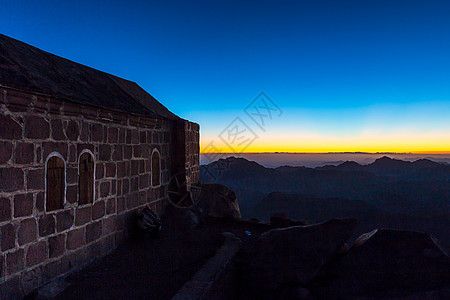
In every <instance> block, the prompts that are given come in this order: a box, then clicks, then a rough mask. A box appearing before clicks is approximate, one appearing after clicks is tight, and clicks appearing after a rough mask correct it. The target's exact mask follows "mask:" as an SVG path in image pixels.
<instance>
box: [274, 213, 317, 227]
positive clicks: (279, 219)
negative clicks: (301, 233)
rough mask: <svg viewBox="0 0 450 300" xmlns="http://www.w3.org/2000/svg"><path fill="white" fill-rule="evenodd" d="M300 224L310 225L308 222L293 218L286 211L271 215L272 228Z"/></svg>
mask: <svg viewBox="0 0 450 300" xmlns="http://www.w3.org/2000/svg"><path fill="white" fill-rule="evenodd" d="M298 225H308V222H306V221H294V220H291V219H289V218H288V216H287V215H286V214H285V213H276V214H273V215H272V216H271V217H270V226H271V227H272V228H286V227H292V226H298Z"/></svg>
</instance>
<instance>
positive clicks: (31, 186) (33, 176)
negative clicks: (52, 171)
mask: <svg viewBox="0 0 450 300" xmlns="http://www.w3.org/2000/svg"><path fill="white" fill-rule="evenodd" d="M44 177H45V169H43V168H42V169H36V170H29V171H28V173H27V189H28V190H44V189H45V187H44V182H45V181H44Z"/></svg>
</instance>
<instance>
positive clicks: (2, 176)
mask: <svg viewBox="0 0 450 300" xmlns="http://www.w3.org/2000/svg"><path fill="white" fill-rule="evenodd" d="M0 127H1V126H0ZM23 182H24V173H23V170H22V169H21V168H0V191H3V192H12V191H17V190H22V189H23V187H24V184H23Z"/></svg>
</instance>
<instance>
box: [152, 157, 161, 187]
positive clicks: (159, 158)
mask: <svg viewBox="0 0 450 300" xmlns="http://www.w3.org/2000/svg"><path fill="white" fill-rule="evenodd" d="M155 152H156V153H158V165H159V180H158V182H159V184H158V185H153V155H154V154H155ZM150 164H151V170H150V186H151V187H152V188H158V187H160V186H161V173H162V172H161V153H160V152H159V150H158V149H157V148H154V149H153V151H152V155H151V156H150Z"/></svg>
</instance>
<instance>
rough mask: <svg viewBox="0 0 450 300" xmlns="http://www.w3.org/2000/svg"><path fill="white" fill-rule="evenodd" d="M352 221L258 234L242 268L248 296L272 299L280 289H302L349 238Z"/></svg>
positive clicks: (353, 225) (334, 221)
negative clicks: (287, 286)
mask: <svg viewBox="0 0 450 300" xmlns="http://www.w3.org/2000/svg"><path fill="white" fill-rule="evenodd" d="M355 226H356V220H354V219H332V220H329V221H327V222H324V223H319V224H313V225H308V226H294V227H288V228H282V229H272V230H269V231H267V232H266V233H264V234H262V235H261V237H260V240H259V243H258V245H257V247H256V252H255V253H254V255H253V257H252V258H250V260H249V261H248V262H247V263H246V264H244V265H243V280H244V282H245V284H246V285H247V286H248V288H249V290H250V293H253V294H254V295H257V296H258V297H261V298H272V297H275V296H276V294H277V290H278V291H279V289H280V288H282V287H283V286H286V285H289V286H304V285H306V284H307V283H308V281H309V280H310V279H311V278H312V277H313V276H314V275H315V274H317V272H318V271H319V270H320V268H321V267H322V265H323V264H324V263H325V262H327V261H328V260H330V259H331V258H333V257H334V256H335V255H336V253H337V251H338V250H339V249H340V248H341V246H342V245H343V244H344V243H345V242H346V241H347V240H348V239H349V238H350V236H351V235H352V233H353V230H354V228H355Z"/></svg>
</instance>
